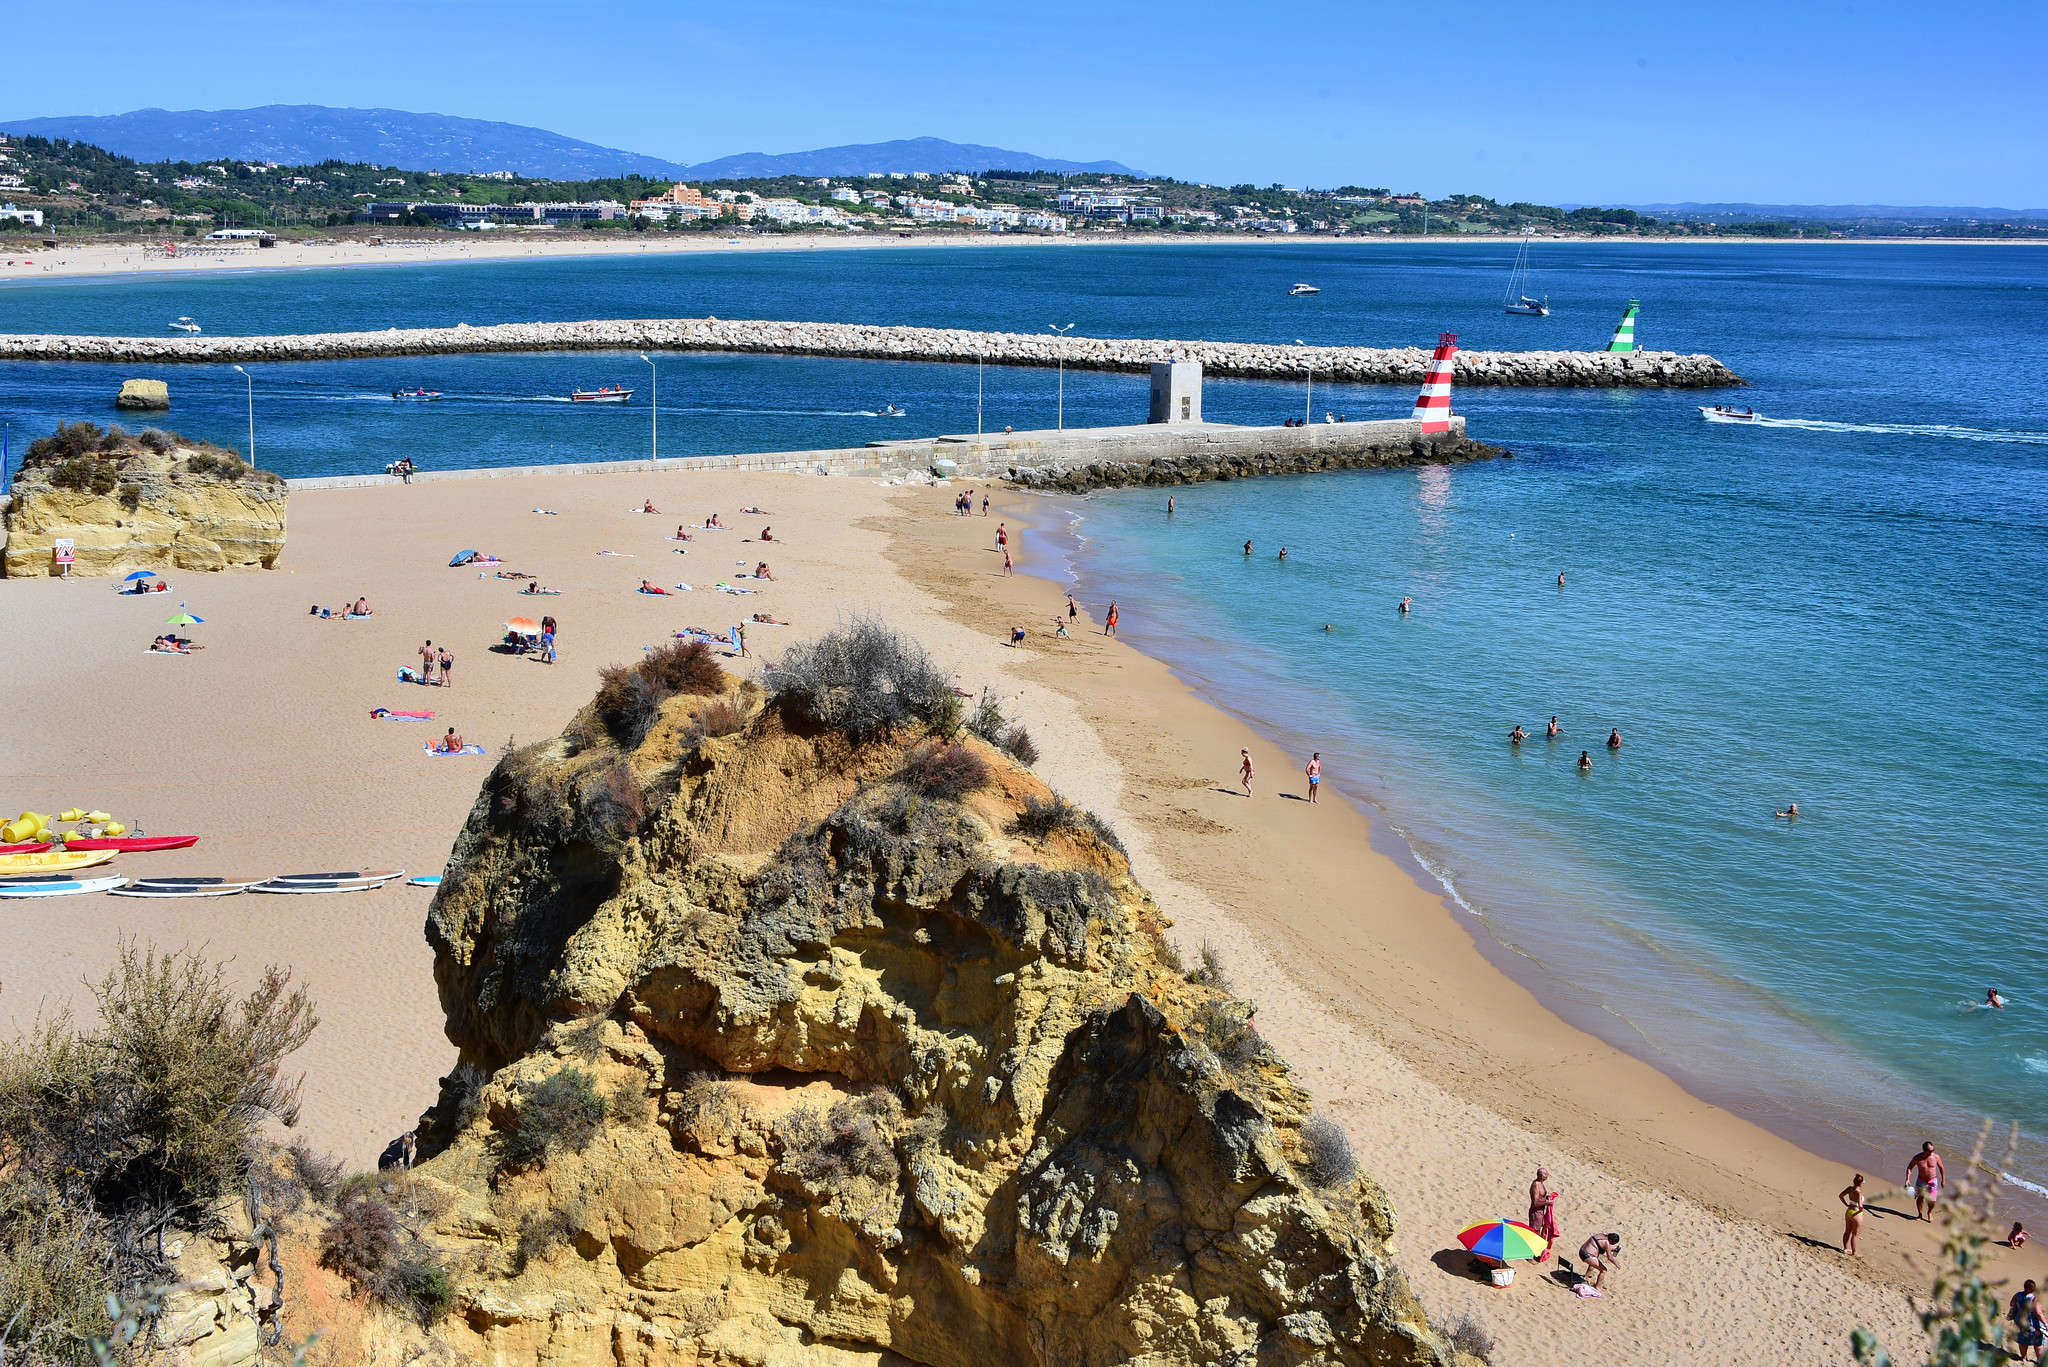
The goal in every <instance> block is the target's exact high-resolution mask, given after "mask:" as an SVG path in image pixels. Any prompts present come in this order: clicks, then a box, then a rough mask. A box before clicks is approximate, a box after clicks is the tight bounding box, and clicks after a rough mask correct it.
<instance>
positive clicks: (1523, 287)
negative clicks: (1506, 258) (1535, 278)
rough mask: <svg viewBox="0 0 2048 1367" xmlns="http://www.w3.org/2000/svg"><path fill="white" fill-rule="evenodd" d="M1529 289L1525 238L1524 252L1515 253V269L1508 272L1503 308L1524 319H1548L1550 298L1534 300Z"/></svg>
mask: <svg viewBox="0 0 2048 1367" xmlns="http://www.w3.org/2000/svg"><path fill="white" fill-rule="evenodd" d="M1528 288H1529V239H1528V237H1527V236H1524V237H1523V238H1522V250H1520V251H1519V252H1516V253H1515V265H1514V269H1513V270H1511V271H1509V272H1508V292H1507V295H1506V296H1505V297H1504V298H1503V299H1502V300H1501V308H1502V310H1503V311H1504V312H1507V313H1513V314H1519V315H1520V316H1522V317H1524V318H1548V317H1549V316H1550V300H1549V298H1548V297H1547V296H1546V297H1545V298H1542V299H1532V298H1530V297H1529V295H1528V293H1527V290H1528Z"/></svg>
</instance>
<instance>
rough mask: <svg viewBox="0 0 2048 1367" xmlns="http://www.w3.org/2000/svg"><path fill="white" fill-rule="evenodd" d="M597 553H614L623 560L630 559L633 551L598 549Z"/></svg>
mask: <svg viewBox="0 0 2048 1367" xmlns="http://www.w3.org/2000/svg"><path fill="white" fill-rule="evenodd" d="M598 554H599V555H616V556H618V557H620V558H621V559H625V560H631V559H632V558H633V553H632V552H631V551H599V552H598Z"/></svg>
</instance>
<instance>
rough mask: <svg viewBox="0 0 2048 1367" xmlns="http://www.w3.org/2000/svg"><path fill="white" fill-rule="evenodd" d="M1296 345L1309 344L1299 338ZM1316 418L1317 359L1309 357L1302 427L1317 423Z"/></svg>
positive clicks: (1295, 340) (1302, 402)
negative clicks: (1306, 393)
mask: <svg viewBox="0 0 2048 1367" xmlns="http://www.w3.org/2000/svg"><path fill="white" fill-rule="evenodd" d="M1294 344H1295V345H1296V346H1307V345H1308V343H1307V342H1304V341H1302V340H1301V338H1299V337H1297V338H1295V339H1294ZM1315 418H1316V358H1315V357H1313V356H1311V357H1309V358H1308V397H1307V398H1305V399H1303V400H1302V401H1301V425H1302V426H1303V427H1306V426H1308V425H1309V424H1310V423H1312V422H1314V421H1315Z"/></svg>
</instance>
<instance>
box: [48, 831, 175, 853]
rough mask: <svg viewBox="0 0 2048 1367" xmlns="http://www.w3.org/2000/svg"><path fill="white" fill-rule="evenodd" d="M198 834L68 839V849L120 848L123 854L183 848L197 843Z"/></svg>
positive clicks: (66, 842)
mask: <svg viewBox="0 0 2048 1367" xmlns="http://www.w3.org/2000/svg"><path fill="white" fill-rule="evenodd" d="M198 843H199V837H198V836H196V835H127V836H122V837H121V838H120V839H118V840H67V841H65V842H64V848H65V849H67V850H119V851H121V852H122V853H123V854H140V853H142V852H143V851H145V850H182V849H184V848H185V847H186V846H187V845H196V844H198Z"/></svg>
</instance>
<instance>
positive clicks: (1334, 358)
mask: <svg viewBox="0 0 2048 1367" xmlns="http://www.w3.org/2000/svg"><path fill="white" fill-rule="evenodd" d="M650 347H658V348H661V349H662V350H666V351H748V352H762V353H769V354H775V355H783V356H845V357H857V358H861V359H868V360H892V361H948V362H956V363H968V364H971V363H973V362H975V361H977V360H980V361H986V362H987V363H988V364H990V365H1022V366H1056V365H1059V364H1061V363H1062V361H1064V363H1065V364H1066V365H1067V366H1070V367H1073V368H1075V369H1079V370H1116V371H1129V372H1136V373H1140V374H1142V373H1145V372H1147V371H1149V369H1150V368H1151V365H1152V363H1153V362H1154V361H1158V360H1163V359H1165V358H1167V357H1179V358H1180V359H1182V360H1189V361H1200V362H1201V363H1202V368H1203V370H1204V371H1205V372H1206V373H1208V374H1210V375H1234V376H1245V377H1253V378H1262V379H1281V380H1298V379H1302V378H1304V377H1306V376H1307V375H1308V374H1309V373H1310V371H1311V370H1313V372H1314V374H1315V378H1316V380H1317V382H1318V383H1322V382H1325V381H1330V380H1343V381H1350V382H1352V383H1356V384H1401V385H1420V384H1421V383H1422V379H1423V376H1424V374H1425V373H1426V372H1427V370H1428V368H1429V357H1430V350H1429V348H1427V347H1395V348H1379V347H1312V346H1268V345H1265V344H1262V343H1256V342H1207V341H1185V340H1181V339H1177V338H1113V337H1112V338H1095V337H1072V338H1069V339H1067V340H1066V341H1065V342H1064V343H1063V342H1062V341H1061V339H1059V338H1056V337H1050V336H1046V335H1043V334H1032V333H1017V332H972V331H967V330H964V329H960V328H915V327H870V326H867V325H864V324H859V323H776V322H765V321H756V320H748V319H741V320H737V321H729V320H723V319H718V318H676V319H652V320H637V321H636V320H627V319H616V320H599V321H593V322H585V323H501V324H497V325H495V326H492V327H480V328H475V327H470V326H469V325H468V324H467V323H464V324H459V325H457V326H455V327H452V328H392V329H390V330H389V331H386V332H330V333H308V334H301V335H296V336H288V337H62V336H43V335H20V334H17V335H14V336H0V360H39V361H130V362H133V361H214V362H223V361H285V360H294V361H303V360H330V359H336V358H343V357H355V356H425V355H445V354H450V353H457V352H478V351H618V350H641V349H646V348H650ZM1454 370H1455V377H1456V381H1457V383H1459V384H1478V385H1566V386H1573V387H1585V386H1598V387H1605V388H1644V389H1663V388H1669V389H1714V388H1721V387H1724V386H1730V385H1739V384H1742V383H1744V381H1743V379H1742V377H1741V376H1739V375H1737V374H1735V373H1734V372H1733V371H1731V370H1729V369H1728V367H1726V366H1724V365H1722V364H1721V363H1720V362H1719V361H1717V360H1715V359H1714V358H1713V357H1711V356H1704V355H1691V356H1685V355H1680V354H1678V353H1676V352H1671V351H1638V352H1632V353H1615V352H1606V351H1461V352H1459V353H1458V355H1457V359H1456V361H1455V362H1454Z"/></svg>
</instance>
